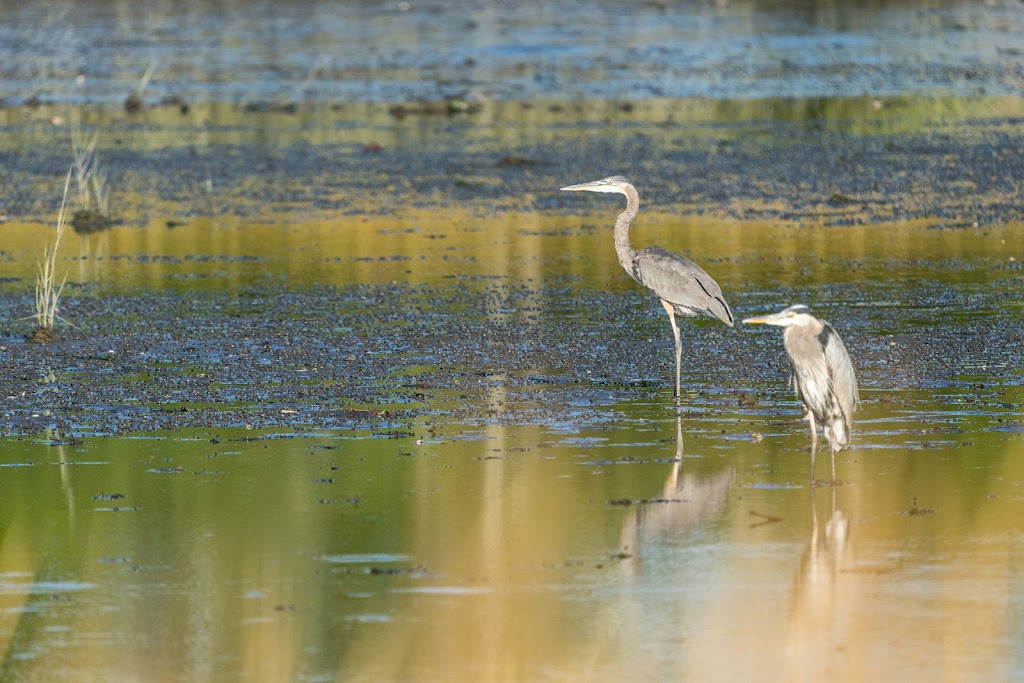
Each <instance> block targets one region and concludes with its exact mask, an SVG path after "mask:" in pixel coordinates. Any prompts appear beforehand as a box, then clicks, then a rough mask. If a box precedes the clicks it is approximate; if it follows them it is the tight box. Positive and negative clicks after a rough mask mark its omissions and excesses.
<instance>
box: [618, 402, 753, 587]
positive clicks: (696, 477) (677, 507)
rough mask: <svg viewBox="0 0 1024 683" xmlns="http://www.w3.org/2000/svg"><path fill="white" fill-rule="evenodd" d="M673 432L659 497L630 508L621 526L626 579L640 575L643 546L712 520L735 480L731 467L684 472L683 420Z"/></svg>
mask: <svg viewBox="0 0 1024 683" xmlns="http://www.w3.org/2000/svg"><path fill="white" fill-rule="evenodd" d="M675 428H676V430H675V431H676V456H675V458H674V459H673V462H672V468H671V469H670V470H669V473H668V476H667V477H666V479H665V483H664V485H663V486H662V489H661V491H660V493H659V495H658V497H656V498H651V499H648V500H645V501H643V502H640V503H638V504H636V505H633V506H632V509H631V511H630V514H629V515H628V516H627V517H626V518H625V519H624V520H623V522H622V527H621V531H620V533H619V543H620V546H621V548H622V549H623V550H624V551H626V552H627V553H628V554H629V557H628V558H627V560H626V561H623V563H622V565H621V566H622V567H623V570H624V571H625V572H626V573H627V574H629V575H635V574H636V573H637V572H638V571H639V566H638V565H639V561H640V557H641V555H642V548H643V546H644V545H645V544H650V543H664V542H665V540H666V539H667V540H669V541H671V540H672V539H674V538H677V537H679V536H681V535H683V534H686V533H689V532H691V531H694V530H696V529H699V528H700V527H702V526H703V525H704V524H706V523H708V522H710V521H711V520H713V519H715V518H716V517H717V516H718V515H719V514H720V513H721V512H722V510H723V509H724V508H725V502H726V499H727V498H728V497H729V490H730V489H731V488H732V484H733V481H735V479H736V470H735V468H734V467H728V468H726V469H722V470H719V471H717V472H714V473H711V474H696V473H690V472H684V471H683V422H682V416H679V415H677V416H676V424H675Z"/></svg>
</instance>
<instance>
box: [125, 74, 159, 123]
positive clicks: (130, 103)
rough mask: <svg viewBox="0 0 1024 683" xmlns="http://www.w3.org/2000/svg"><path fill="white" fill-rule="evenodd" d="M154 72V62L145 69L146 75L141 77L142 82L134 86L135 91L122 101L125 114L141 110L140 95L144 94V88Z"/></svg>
mask: <svg viewBox="0 0 1024 683" xmlns="http://www.w3.org/2000/svg"><path fill="white" fill-rule="evenodd" d="M154 71H156V62H153V63H152V64H150V65H149V68H148V69H146V73H144V74H143V75H142V80H140V81H139V84H138V85H137V86H135V90H134V91H132V94H131V95H129V96H128V97H127V99H125V101H124V110H125V111H127V112H136V111H139V110H140V109H142V94H143V93H144V92H146V87H147V86H148V85H149V81H150V79H152V78H153V72H154Z"/></svg>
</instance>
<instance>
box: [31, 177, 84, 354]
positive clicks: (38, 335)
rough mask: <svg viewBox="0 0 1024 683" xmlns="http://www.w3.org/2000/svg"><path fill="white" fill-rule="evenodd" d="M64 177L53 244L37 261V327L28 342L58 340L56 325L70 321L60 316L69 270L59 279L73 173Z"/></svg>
mask: <svg viewBox="0 0 1024 683" xmlns="http://www.w3.org/2000/svg"><path fill="white" fill-rule="evenodd" d="M72 170H73V169H71V168H69V169H68V174H67V176H66V177H65V178H64V196H63V198H62V199H61V200H60V210H59V211H58V212H57V233H56V235H55V237H54V239H53V244H49V243H47V244H46V246H44V247H43V256H42V258H40V259H37V260H36V302H35V305H36V307H35V313H34V314H33V315H32V316H30V318H31V319H33V320H35V321H36V328H35V329H34V330H32V332H31V334H29V336H28V339H29V341H33V342H38V343H41V344H45V343H46V342H51V341H55V340H56V339H57V333H56V332H55V331H54V329H53V326H54V324H55V323H56V322H57V321H58V320H61V321H63V322H67V321H66V320H64V319H63V318H61V317H60V316H59V315H57V311H58V310H59V304H60V295H61V293H62V292H63V291H64V283H65V282H66V281H67V273H65V274H64V276H63V277H62V278H61V279H60V282H59V283H58V281H57V251H58V250H59V249H60V238H61V237H63V236H64V229H65V228H66V227H67V205H68V190H69V189H70V188H71V172H72Z"/></svg>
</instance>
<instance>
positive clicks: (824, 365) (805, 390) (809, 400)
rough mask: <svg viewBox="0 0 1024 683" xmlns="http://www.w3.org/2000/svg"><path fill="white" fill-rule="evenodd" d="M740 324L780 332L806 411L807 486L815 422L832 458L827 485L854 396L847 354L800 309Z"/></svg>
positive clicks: (846, 437)
mask: <svg viewBox="0 0 1024 683" xmlns="http://www.w3.org/2000/svg"><path fill="white" fill-rule="evenodd" d="M743 322H744V323H745V324H748V325H753V324H764V325H775V326H776V327H782V328H785V329H783V331H782V343H783V345H784V346H785V347H786V354H787V355H788V356H789V360H790V362H791V363H792V364H793V375H792V378H793V389H794V390H795V391H796V395H797V397H798V398H800V400H801V401H803V403H804V406H806V408H807V419H808V421H809V422H810V423H811V481H814V451H815V448H816V447H817V445H818V429H817V425H816V422H820V423H821V424H822V426H823V427H824V430H825V438H826V439H828V444H829V447H830V450H831V452H832V480H833V481H835V478H836V451H841V450H843V449H844V448H846V447H847V446H849V445H850V432H851V431H852V429H853V412H854V411H855V410H857V404H858V403H859V402H860V396H859V395H858V392H857V376H856V375H855V374H854V372H853V363H851V362H850V354H848V353H847V352H846V345H845V344H843V340H842V339H840V338H839V333H838V332H836V330H835V328H834V327H832V326H831V325H829V324H828V323H827V322H826V321H824V320H819V319H818V318H815V317H814V316H813V315H811V309H809V308H807V306H804V305H803V304H796V305H794V306H790V307H789V308H786V309H784V310H782V311H779V312H778V313H773V314H772V315H762V316H758V317H755V318H746V319H744V320H743Z"/></svg>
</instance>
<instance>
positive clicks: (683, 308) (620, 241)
mask: <svg viewBox="0 0 1024 683" xmlns="http://www.w3.org/2000/svg"><path fill="white" fill-rule="evenodd" d="M562 190H564V191H566V192H610V193H615V194H622V195H625V196H626V210H625V211H623V212H622V213H620V214H619V217H618V218H617V219H616V220H615V234H614V239H615V254H616V255H617V256H618V257H619V263H620V264H621V265H622V268H623V269H624V270H625V271H626V272H627V273H629V276H630V277H632V278H633V279H634V280H636V281H637V282H639V283H640V284H641V285H643V286H644V287H646V288H647V289H649V290H651V291H652V292H653V293H654V294H655V296H657V297H658V300H659V301H661V305H662V306H664V307H665V312H666V313H668V320H669V322H670V323H671V324H672V337H673V339H674V340H675V350H676V387H675V394H674V396H675V399H676V401H677V402H678V401H679V375H680V370H681V367H682V356H683V345H682V342H681V341H680V339H679V326H678V325H677V324H676V315H677V314H678V315H683V316H688V317H694V316H698V315H701V316H707V317H710V318H717V319H719V320H721V321H722V322H723V323H725V324H726V325H728V326H729V327H732V326H733V317H732V310H730V309H729V304H727V303H726V302H725V298H724V297H723V296H722V289H721V288H720V287H719V286H718V283H717V282H715V281H714V279H713V278H712V277H711V276H710V275H708V274H707V273H706V272H704V269H703V268H701V267H700V266H698V265H697V264H696V263H694V262H693V261H691V260H690V259H688V258H686V257H685V256H680V255H679V254H675V253H673V252H671V251H669V250H668V249H663V248H661V247H647V248H646V249H641V250H640V251H633V248H632V247H631V246H630V245H629V224H630V223H631V222H632V221H633V219H634V218H635V217H636V214H637V211H639V210H640V196H639V194H637V191H636V188H635V187H633V185H632V184H630V182H629V181H628V180H626V179H625V178H623V177H622V176H618V175H616V176H610V177H608V178H603V179H601V180H595V181H593V182H590V183H580V184H579V185H569V186H568V187H563V188H562Z"/></svg>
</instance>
